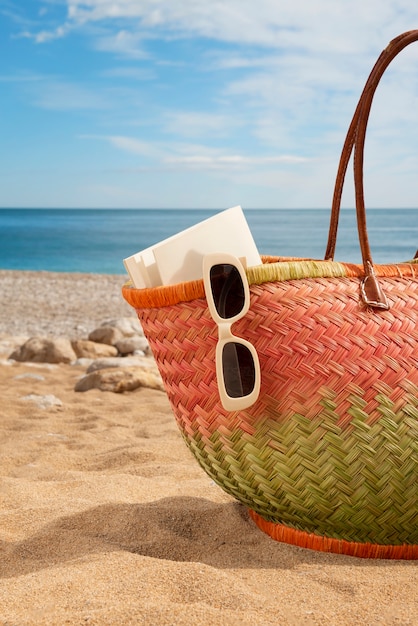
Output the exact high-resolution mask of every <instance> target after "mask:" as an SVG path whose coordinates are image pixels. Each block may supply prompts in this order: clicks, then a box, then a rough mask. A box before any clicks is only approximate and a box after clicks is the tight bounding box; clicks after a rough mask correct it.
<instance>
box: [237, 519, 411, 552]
mask: <svg viewBox="0 0 418 626" xmlns="http://www.w3.org/2000/svg"><path fill="white" fill-rule="evenodd" d="M249 514H250V517H251V518H252V519H253V520H254V522H255V523H256V524H257V526H258V527H259V528H260V530H262V531H263V532H264V533H266V534H267V535H269V536H270V537H271V538H272V539H274V540H275V541H280V542H281V543H288V544H291V545H293V546H299V547H300V548H308V549H309V550H317V551H320V552H333V553H334V554H345V555H347V556H356V557H360V558H363V559H404V560H405V559H408V560H416V559H418V545H415V544H411V545H408V544H404V545H401V546H389V545H387V546H385V545H381V544H374V543H358V542H356V541H345V540H343V539H332V538H331V537H323V536H320V535H315V534H314V533H307V532H304V531H302V530H296V529H294V528H289V527H288V526H284V525H283V524H277V523H275V522H268V521H267V520H265V519H264V518H262V517H261V516H260V515H258V513H256V512H255V511H252V510H251V509H250V510H249Z"/></svg>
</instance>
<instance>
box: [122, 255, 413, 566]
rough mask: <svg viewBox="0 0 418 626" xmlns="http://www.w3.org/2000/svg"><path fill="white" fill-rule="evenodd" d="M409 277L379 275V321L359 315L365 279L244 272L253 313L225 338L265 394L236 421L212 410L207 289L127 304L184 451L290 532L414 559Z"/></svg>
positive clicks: (147, 296) (405, 271)
mask: <svg viewBox="0 0 418 626" xmlns="http://www.w3.org/2000/svg"><path fill="white" fill-rule="evenodd" d="M267 260H268V261H272V260H273V261H274V259H265V261H267ZM417 270H418V265H417V264H416V262H415V263H413V262H411V263H410V264H405V265H393V266H384V267H379V266H376V271H377V273H378V274H379V275H380V276H382V278H381V279H380V283H381V286H382V288H383V290H384V291H385V294H386V296H387V298H388V300H389V303H390V310H388V311H379V312H376V311H372V310H369V309H366V308H365V307H364V305H362V304H361V302H360V298H359V282H360V279H359V276H361V274H362V271H363V268H362V266H359V267H357V266H353V265H345V264H341V263H331V262H306V261H300V262H298V261H290V262H285V263H283V262H281V263H280V262H279V263H272V264H270V263H265V264H264V265H263V266H260V267H259V268H250V269H249V270H248V272H247V275H248V278H249V282H250V293H251V306H250V310H249V311H248V313H247V315H246V316H245V318H243V319H241V320H239V321H238V322H236V323H235V324H234V326H233V329H232V331H233V333H234V334H236V335H237V336H239V337H243V338H244V339H247V340H248V341H250V342H251V343H252V344H253V345H254V346H255V348H256V350H257V352H258V355H259V359H260V366H261V376H262V380H261V392H260V396H259V398H258V400H257V402H256V403H255V404H254V405H253V406H251V407H250V408H249V409H247V410H243V411H237V412H227V411H225V410H224V409H223V407H222V405H221V403H220V400H219V394H218V388H217V383H216V373H215V347H216V342H217V329H216V325H215V323H214V322H213V320H212V318H211V316H210V314H209V311H208V308H207V303H206V300H205V298H204V295H203V286H202V284H201V281H197V282H196V283H193V284H192V283H190V284H186V283H184V284H182V285H179V286H176V287H174V288H170V289H164V288H159V289H158V288H157V289H151V290H135V289H133V288H130V287H128V286H125V287H124V289H123V294H124V297H125V298H126V300H127V301H128V302H130V304H131V305H132V306H134V307H135V309H136V310H137V312H138V316H139V319H140V321H141V323H142V326H143V329H144V332H145V334H146V336H147V338H148V340H149V342H150V346H151V348H152V351H153V354H154V356H155V358H156V361H157V364H158V367H159V369H160V372H161V375H162V378H163V380H164V383H165V386H166V390H167V394H168V397H169V400H170V403H171V406H172V408H173V411H174V414H175V417H176V420H177V423H178V425H179V427H180V430H181V432H182V434H183V436H184V439H185V441H186V443H187V445H188V447H189V448H190V450H191V451H192V453H193V454H194V456H195V457H196V459H197V461H198V462H199V463H200V465H201V466H202V468H203V469H204V470H205V471H206V472H207V473H208V474H209V475H210V476H211V477H212V478H213V480H214V481H215V482H216V483H217V484H218V485H220V486H221V487H222V488H223V489H224V490H225V491H226V492H228V493H229V494H231V495H232V496H234V497H235V498H237V499H238V500H239V501H240V502H242V503H243V504H245V505H246V506H247V507H248V508H249V509H251V510H252V511H253V512H254V513H255V516H260V519H262V520H265V521H266V522H273V523H278V524H284V525H285V526H286V527H288V528H289V529H294V530H295V531H303V532H305V533H314V535H320V536H325V537H328V538H330V539H335V540H342V541H346V542H359V543H364V544H370V543H371V544H379V545H382V546H402V545H406V546H416V544H418V324H417V322H418V320H417V317H418V280H416V279H415V273H416V271H417ZM294 276H299V277H297V278H294ZM199 294H200V295H199ZM164 298H165V299H166V300H165V303H164ZM153 299H154V301H155V304H154V306H151V305H152V300H153ZM416 555H417V556H416V557H414V558H418V551H417V552H416Z"/></svg>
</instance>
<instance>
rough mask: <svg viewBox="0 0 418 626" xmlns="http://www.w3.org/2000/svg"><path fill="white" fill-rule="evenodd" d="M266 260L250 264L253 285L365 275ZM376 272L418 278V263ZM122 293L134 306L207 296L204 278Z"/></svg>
mask: <svg viewBox="0 0 418 626" xmlns="http://www.w3.org/2000/svg"><path fill="white" fill-rule="evenodd" d="M262 259H263V265H259V266H256V267H250V268H248V270H247V276H248V282H249V284H250V285H253V284H257V285H261V284H263V283H266V282H270V281H280V282H284V281H289V280H299V279H304V278H332V277H334V278H339V277H341V278H342V277H348V278H357V277H358V278H361V277H363V276H364V269H363V266H362V265H355V264H351V263H337V262H334V261H315V260H311V259H294V258H290V257H271V256H270V257H262ZM375 272H376V275H377V276H382V277H395V278H415V276H417V277H418V263H412V262H411V263H400V264H398V265H375ZM122 294H123V297H124V298H125V300H126V301H127V302H128V303H129V304H130V305H131V306H132V307H133V308H134V309H148V308H154V307H158V308H159V307H164V306H172V305H174V304H178V303H179V302H191V301H192V300H196V299H199V298H204V297H205V291H204V287H203V280H195V281H190V282H183V283H178V284H176V285H168V286H162V287H153V288H151V289H135V288H134V287H133V286H132V285H131V284H130V283H126V284H125V285H124V286H123V287H122Z"/></svg>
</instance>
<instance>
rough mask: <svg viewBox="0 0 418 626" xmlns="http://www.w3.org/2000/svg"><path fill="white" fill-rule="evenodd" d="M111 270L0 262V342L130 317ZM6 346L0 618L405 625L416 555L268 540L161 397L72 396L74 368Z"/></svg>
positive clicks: (411, 612)
mask: <svg viewBox="0 0 418 626" xmlns="http://www.w3.org/2000/svg"><path fill="white" fill-rule="evenodd" d="M123 281H124V277H115V276H113V277H109V276H91V275H80V274H79V275H65V274H52V273H46V272H43V273H31V272H6V271H3V272H0V294H1V295H0V300H1V301H0V333H3V343H2V346H3V351H6V352H7V345H8V344H7V341H5V337H6V336H9V335H19V336H31V335H35V334H40V335H45V334H49V335H52V336H54V335H55V336H68V337H70V338H74V337H75V336H83V337H85V336H86V334H87V333H88V332H89V331H90V330H92V329H93V328H94V327H95V326H97V325H98V323H100V322H102V321H103V320H105V319H107V318H109V317H121V316H126V315H131V314H132V311H131V310H130V309H129V307H128V306H127V305H126V304H125V303H124V301H123V300H122V297H121V295H120V287H121V285H122V283H123ZM5 346H6V347H5ZM6 356H7V354H5V353H3V354H2V355H0V359H3V360H2V361H1V364H0V389H1V405H0V485H1V487H0V502H1V506H0V624H1V625H4V626H6V625H14V626H15V625H21V624H22V625H23V624H30V625H42V624H54V625H55V624H56V625H62V624H77V625H79V624H80V625H81V624H100V625H113V624H115V625H119V624H121V625H124V624H138V625H146V626H160V625H187V626H188V625H200V624H202V625H205V626H211V625H214V626H215V625H216V626H219V625H237V626H246V625H248V626H249V625H252V626H254V625H270V624H271V625H274V626H278V625H279V626H280V625H287V624H290V625H294V626H296V625H300V624H310V625H311V624H312V625H319V624H320V625H336V626H337V625H338V626H340V625H346V624H350V625H353V626H361V625H367V626H371V625H382V624H384V625H391V624H393V625H395V624H396V625H399V624H401V625H407V624H418V562H416V561H415V562H414V561H409V562H408V561H378V560H365V559H356V558H351V557H345V556H337V555H331V554H324V553H317V552H313V551H309V550H304V549H301V548H297V547H294V546H288V545H285V544H280V543H277V542H274V541H273V540H271V539H270V538H269V537H268V536H267V535H264V534H263V533H262V532H261V531H260V530H259V529H258V528H257V527H256V526H255V524H254V523H253V522H252V521H251V520H250V519H249V517H248V514H247V511H246V509H245V508H244V507H243V506H241V505H240V504H239V503H237V502H236V501H234V500H233V499H232V498H231V497H229V496H228V495H227V494H225V493H224V492H223V491H222V490H221V489H220V488H219V487H218V486H216V485H215V484H214V483H213V482H212V481H211V480H210V478H209V477H208V476H207V475H206V474H205V473H204V472H203V471H202V470H201V469H200V467H199V466H198V464H197V462H196V461H195V460H194V458H193V457H192V456H191V453H190V452H189V451H188V449H187V448H186V446H185V444H184V442H183V440H182V438H181V435H180V433H179V431H178V429H177V426H176V424H175V421H174V417H173V415H172V413H171V410H170V407H169V404H168V401H167V399H166V396H165V394H164V393H162V392H158V391H154V390H150V389H138V390H135V391H133V392H128V393H124V394H114V393H111V392H101V391H98V390H91V391H88V392H85V393H76V392H75V391H74V384H75V382H76V381H77V379H78V378H79V377H80V376H82V375H83V374H84V371H85V370H84V368H83V367H81V366H71V365H53V366H51V365H43V364H37V365H33V364H32V365H31V364H27V363H10V362H9V363H7V362H6V361H5V358H6ZM31 394H32V395H41V396H45V395H53V396H54V397H55V398H57V399H58V400H60V401H61V403H62V404H61V405H59V404H56V405H52V406H50V407H49V408H38V407H37V405H36V404H34V402H32V401H30V400H28V399H25V398H24V397H25V396H28V395H29V396H30V395H31Z"/></svg>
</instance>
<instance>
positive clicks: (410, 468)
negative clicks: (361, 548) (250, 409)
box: [186, 394, 418, 545]
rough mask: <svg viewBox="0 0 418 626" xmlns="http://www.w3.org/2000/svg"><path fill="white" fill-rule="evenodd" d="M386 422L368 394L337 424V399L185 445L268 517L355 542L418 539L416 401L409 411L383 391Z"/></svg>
mask: <svg viewBox="0 0 418 626" xmlns="http://www.w3.org/2000/svg"><path fill="white" fill-rule="evenodd" d="M378 400H379V403H380V404H379V411H380V413H381V416H382V417H381V419H380V420H378V421H377V422H375V423H374V424H373V425H369V424H367V415H366V414H365V413H364V412H363V411H362V409H361V406H362V399H361V398H353V404H352V407H351V409H350V410H349V413H351V415H352V422H351V425H350V426H349V427H346V428H344V429H342V428H340V427H339V426H338V425H337V422H338V419H339V415H338V412H337V407H336V406H335V404H334V403H333V402H332V401H330V400H329V399H324V400H323V402H322V405H323V411H322V413H321V414H320V415H319V416H318V417H317V418H316V419H315V420H312V421H311V420H309V419H306V418H305V417H303V416H302V415H299V414H294V415H292V416H291V417H289V419H287V420H286V422H285V423H278V422H277V421H275V420H273V419H269V418H266V419H263V420H261V421H260V422H259V423H258V424H257V425H255V432H254V434H252V435H250V434H248V433H246V432H243V431H242V430H241V429H239V428H234V429H231V431H229V433H226V432H225V431H223V432H222V433H220V432H219V431H216V432H215V433H213V434H212V435H211V436H210V437H205V438H204V441H202V437H201V436H200V434H199V432H198V431H197V432H196V434H195V436H194V437H193V438H192V439H190V438H188V437H186V441H187V444H188V445H189V447H190V448H191V450H192V452H193V454H194V455H195V456H196V458H197V460H198V461H199V463H200V465H201V466H202V467H203V468H204V470H205V471H206V472H207V473H208V474H209V475H210V476H211V477H212V478H213V480H214V481H215V482H216V483H218V484H219V485H220V486H221V487H222V488H223V489H224V490H225V491H227V492H228V493H229V494H231V495H232V496H234V497H236V498H237V499H238V500H240V501H241V502H242V503H244V504H245V505H247V506H248V507H249V508H251V509H253V510H255V511H256V512H257V513H259V514H260V515H262V516H263V517H264V518H265V519H267V520H269V521H272V522H277V523H283V524H286V525H288V526H290V527H293V528H296V529H299V530H303V531H306V532H314V533H317V534H320V535H326V536H328V537H332V538H335V539H345V540H347V541H358V542H370V543H378V544H390V545H400V544H403V543H407V544H418V398H417V396H416V395H415V394H414V395H412V394H408V398H407V402H406V404H403V409H402V410H401V411H398V412H396V411H395V407H394V405H393V402H392V401H391V400H389V399H388V398H387V397H385V396H383V395H381V396H380V397H379V398H378Z"/></svg>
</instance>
